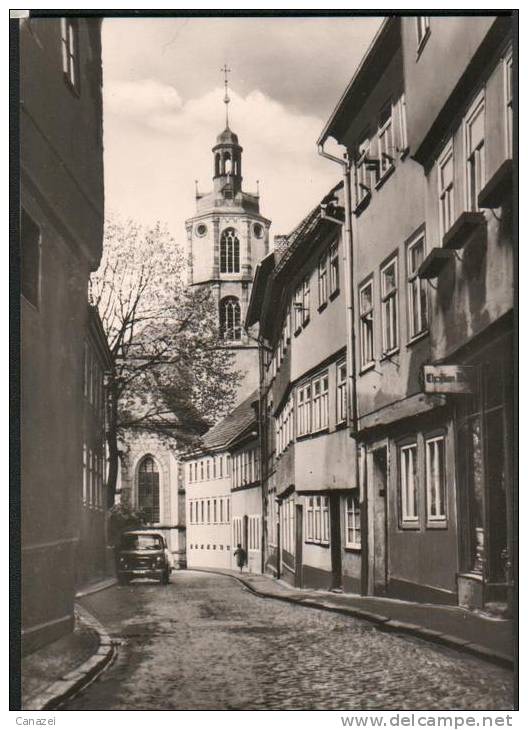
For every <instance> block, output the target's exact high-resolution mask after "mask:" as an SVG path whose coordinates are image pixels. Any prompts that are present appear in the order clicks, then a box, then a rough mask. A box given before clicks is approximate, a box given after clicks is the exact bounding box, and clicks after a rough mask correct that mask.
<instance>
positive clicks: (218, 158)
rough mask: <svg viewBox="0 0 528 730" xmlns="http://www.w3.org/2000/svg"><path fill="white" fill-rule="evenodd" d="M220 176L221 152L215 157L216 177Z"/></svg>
mask: <svg viewBox="0 0 528 730" xmlns="http://www.w3.org/2000/svg"><path fill="white" fill-rule="evenodd" d="M218 175H220V152H217V153H216V155H215V177H218Z"/></svg>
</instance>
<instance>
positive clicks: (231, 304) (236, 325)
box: [220, 297, 242, 340]
mask: <svg viewBox="0 0 528 730" xmlns="http://www.w3.org/2000/svg"><path fill="white" fill-rule="evenodd" d="M220 336H221V337H222V339H223V340H240V338H241V337H242V329H241V327H240V304H239V302H238V299H237V298H236V297H224V299H222V301H221V302H220Z"/></svg>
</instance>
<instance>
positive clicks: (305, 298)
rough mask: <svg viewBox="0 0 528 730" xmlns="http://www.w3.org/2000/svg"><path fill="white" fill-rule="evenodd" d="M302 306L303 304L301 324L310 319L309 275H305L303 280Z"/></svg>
mask: <svg viewBox="0 0 528 730" xmlns="http://www.w3.org/2000/svg"><path fill="white" fill-rule="evenodd" d="M302 306H303V320H302V321H303V324H307V323H308V321H309V320H310V277H309V276H307V277H306V278H305V279H304V281H303V293H302Z"/></svg>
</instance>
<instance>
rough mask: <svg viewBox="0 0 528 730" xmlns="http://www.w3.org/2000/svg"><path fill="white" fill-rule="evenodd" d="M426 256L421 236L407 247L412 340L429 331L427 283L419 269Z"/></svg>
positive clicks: (408, 295)
mask: <svg viewBox="0 0 528 730" xmlns="http://www.w3.org/2000/svg"><path fill="white" fill-rule="evenodd" d="M424 257H425V239H424V237H423V236H420V237H419V238H418V239H416V240H415V241H413V242H412V243H411V244H410V245H409V247H408V249H407V297H408V306H409V333H410V339H411V340H412V339H413V338H414V337H418V336H419V335H421V334H423V333H424V332H426V331H427V290H426V288H425V287H426V283H425V281H424V280H423V279H420V278H419V277H418V269H419V268H420V265H421V263H422V261H423V260H424Z"/></svg>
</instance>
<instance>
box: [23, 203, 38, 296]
mask: <svg viewBox="0 0 528 730" xmlns="http://www.w3.org/2000/svg"><path fill="white" fill-rule="evenodd" d="M20 291H21V293H22V296H23V297H24V299H27V301H28V302H30V303H31V304H33V305H34V306H35V307H38V304H39V294H40V228H39V227H38V226H37V224H36V223H35V222H34V221H33V219H32V218H31V217H30V216H29V215H28V214H27V213H26V211H25V210H24V209H23V208H22V211H21V215H20Z"/></svg>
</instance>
